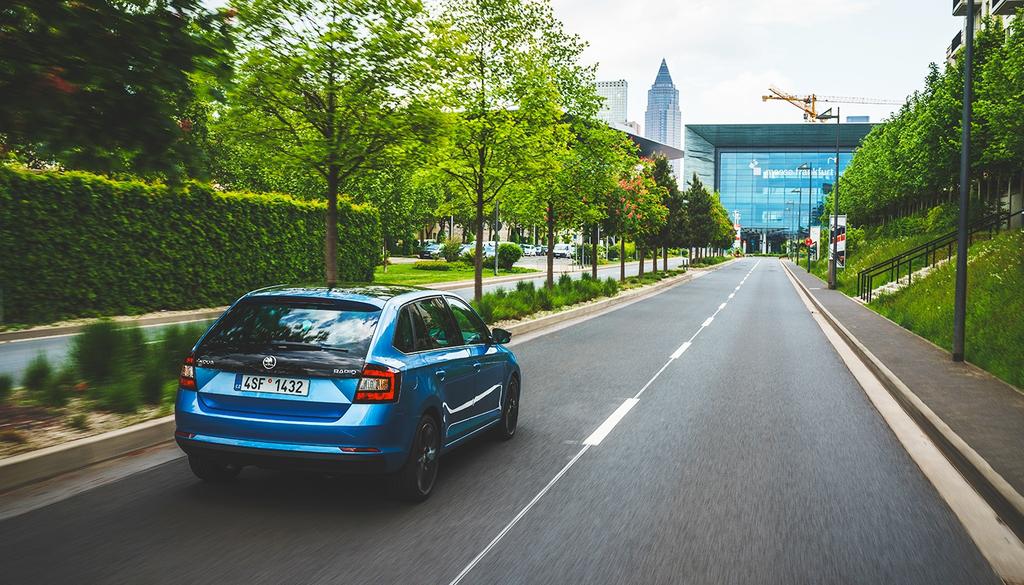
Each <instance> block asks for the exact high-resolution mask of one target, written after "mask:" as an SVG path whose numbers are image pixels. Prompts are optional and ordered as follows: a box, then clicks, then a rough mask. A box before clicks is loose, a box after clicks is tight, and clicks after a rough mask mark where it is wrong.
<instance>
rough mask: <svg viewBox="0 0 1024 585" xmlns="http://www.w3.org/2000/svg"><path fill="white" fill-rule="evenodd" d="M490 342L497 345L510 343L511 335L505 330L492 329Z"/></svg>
mask: <svg viewBox="0 0 1024 585" xmlns="http://www.w3.org/2000/svg"><path fill="white" fill-rule="evenodd" d="M491 341H493V342H494V343H497V344H498V345H504V344H506V343H508V342H509V341H512V333H511V332H509V331H507V330H505V329H494V330H492V331H491Z"/></svg>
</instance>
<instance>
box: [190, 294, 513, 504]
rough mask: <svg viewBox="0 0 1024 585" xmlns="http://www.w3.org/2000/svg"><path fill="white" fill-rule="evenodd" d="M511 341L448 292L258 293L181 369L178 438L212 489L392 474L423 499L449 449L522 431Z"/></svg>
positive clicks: (409, 494) (404, 490)
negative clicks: (291, 472)
mask: <svg viewBox="0 0 1024 585" xmlns="http://www.w3.org/2000/svg"><path fill="white" fill-rule="evenodd" d="M510 337H511V334H510V333H509V332H508V331H505V330H502V329H494V330H490V329H488V328H487V326H486V325H485V324H484V322H483V320H482V319H481V318H480V316H479V315H477V313H476V311H474V310H473V308H472V307H470V306H469V305H468V304H467V303H466V302H465V301H463V300H462V299H460V298H459V297H457V296H454V295H451V294H445V293H442V292H438V291H431V290H423V289H415V288H408V287H390V286H374V285H366V286H353V287H342V288H331V289H327V288H290V287H273V288H267V289H261V290H258V291H254V292H252V293H249V294H247V295H245V296H244V297H242V298H241V299H239V300H238V301H236V302H235V303H234V304H233V305H232V306H231V307H230V308H229V309H228V310H227V311H226V312H225V313H224V315H222V316H221V318H220V319H218V320H217V322H216V323H214V324H213V326H212V327H210V329H209V330H208V331H207V332H206V334H204V335H203V337H202V338H201V339H200V340H199V341H198V342H197V343H196V345H195V347H194V348H193V351H192V353H191V354H190V355H189V356H188V357H187V358H186V359H185V361H184V363H183V364H182V367H181V376H180V380H179V390H178V397H177V403H176V409H175V423H176V430H175V433H174V434H175V439H176V440H177V442H178V445H179V446H180V447H181V448H182V449H183V450H184V451H185V453H187V454H188V461H189V465H190V466H191V468H192V471H193V472H194V473H195V474H196V475H197V476H198V477H199V478H201V479H203V480H206V481H225V480H229V479H232V478H234V477H235V476H236V475H238V472H239V471H240V470H241V468H242V467H244V466H246V465H255V466H259V467H269V468H298V469H308V470H319V471H327V472H335V473H349V472H352V473H380V474H388V475H389V476H390V480H391V484H392V487H393V489H394V490H395V492H396V495H398V496H400V497H402V498H405V499H409V500H413V501H422V500H424V499H426V498H427V497H428V496H429V495H430V492H431V490H432V489H433V487H434V481H435V479H436V477H437V468H438V458H439V456H440V455H441V454H442V453H444V452H445V451H447V450H449V449H451V448H453V447H455V446H457V445H459V444H460V443H462V442H464V441H466V440H467V439H469V438H471V437H474V436H476V435H480V434H482V433H483V432H484V431H488V432H490V433H493V434H494V435H496V436H497V437H499V438H501V439H506V440H507V439H510V438H512V436H513V435H515V432H516V426H517V422H518V418H519V396H520V387H521V382H522V374H521V373H520V370H519V365H518V364H517V363H516V359H515V356H514V355H513V354H512V352H511V351H509V350H508V349H506V348H505V347H503V344H505V343H508V341H509V339H510Z"/></svg>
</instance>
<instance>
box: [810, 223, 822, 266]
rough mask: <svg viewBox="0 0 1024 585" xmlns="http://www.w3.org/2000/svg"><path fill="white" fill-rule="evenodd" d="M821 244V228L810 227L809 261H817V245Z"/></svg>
mask: <svg viewBox="0 0 1024 585" xmlns="http://www.w3.org/2000/svg"><path fill="white" fill-rule="evenodd" d="M820 242H821V227H820V226H813V227H811V249H810V254H811V260H813V261H814V262H817V261H818V244H819V243H820Z"/></svg>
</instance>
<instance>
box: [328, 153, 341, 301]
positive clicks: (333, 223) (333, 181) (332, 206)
mask: <svg viewBox="0 0 1024 585" xmlns="http://www.w3.org/2000/svg"><path fill="white" fill-rule="evenodd" d="M339 172H340V171H339V169H338V168H337V167H334V166H332V167H331V168H329V169H328V172H327V220H326V221H327V226H326V228H327V229H325V230H324V233H325V235H324V276H325V277H326V280H327V286H328V288H333V287H334V286H336V285H337V284H338V173H339Z"/></svg>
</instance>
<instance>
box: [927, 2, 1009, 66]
mask: <svg viewBox="0 0 1024 585" xmlns="http://www.w3.org/2000/svg"><path fill="white" fill-rule="evenodd" d="M967 1H968V0H953V14H955V15H957V16H966V15H967ZM1018 8H1024V0H974V27H975V31H977V29H978V28H980V27H981V19H983V18H985V17H986V16H989V15H992V14H994V15H996V16H1001V17H1002V18H1003V22H1004V23H1006V22H1009V21H1010V20H1012V19H1013V18H1014V15H1015V14H1016V13H1017V9H1018ZM965 34H966V32H965V29H964V28H961V29H960V31H959V32H957V33H956V35H955V36H954V37H953V41H952V42H951V43H950V44H949V47H947V48H946V60H947V61H951V60H952V59H953V57H955V56H956V54H957V53H959V52H960V50H961V49H963V46H964V35H965Z"/></svg>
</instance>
